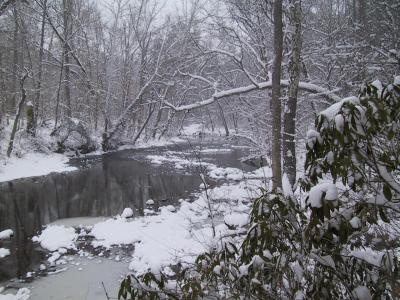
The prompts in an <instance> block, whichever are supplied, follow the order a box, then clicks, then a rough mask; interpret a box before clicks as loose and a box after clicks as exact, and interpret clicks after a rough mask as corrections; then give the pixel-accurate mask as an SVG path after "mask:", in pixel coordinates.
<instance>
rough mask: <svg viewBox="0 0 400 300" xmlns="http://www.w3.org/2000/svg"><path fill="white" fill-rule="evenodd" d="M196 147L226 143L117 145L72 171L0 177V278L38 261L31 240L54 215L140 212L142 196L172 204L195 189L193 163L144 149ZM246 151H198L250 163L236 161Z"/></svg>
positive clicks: (40, 255) (223, 162)
mask: <svg viewBox="0 0 400 300" xmlns="http://www.w3.org/2000/svg"><path fill="white" fill-rule="evenodd" d="M200 147H204V148H207V149H210V148H219V149H221V148H229V147H230V146H229V145H222V144H221V143H212V142H208V143H207V144H205V145H202V146H200V145H199V144H191V145H189V144H179V145H173V146H167V147H157V148H150V149H138V150H123V151H118V152H113V153H107V154H104V155H101V156H92V157H86V158H80V159H72V160H71V162H70V163H71V165H74V166H77V167H78V168H79V170H78V171H74V172H69V173H55V174H50V175H47V176H41V177H32V178H26V179H20V180H14V181H11V182H5V183H0V231H1V230H4V229H8V228H11V229H13V230H14V234H15V236H14V238H12V239H11V240H9V241H0V247H5V248H8V249H11V255H10V256H8V257H6V258H3V259H1V260H0V282H2V281H6V280H8V279H10V278H14V277H23V276H24V275H25V274H26V273H27V272H29V271H32V269H33V268H34V267H35V268H37V266H38V265H39V264H40V262H41V261H42V260H43V259H44V258H45V255H46V253H45V252H44V251H42V250H41V249H40V247H38V246H37V245H36V244H33V243H32V242H31V238H32V236H34V235H36V234H37V233H38V232H39V231H40V230H41V229H42V228H43V226H44V225H46V224H48V223H51V222H54V221H56V220H59V219H65V218H76V217H98V216H113V215H116V214H119V213H121V212H122V210H123V209H124V208H125V207H131V208H132V209H134V210H135V213H136V214H137V215H142V214H143V209H144V208H146V204H145V203H146V201H147V200H148V199H154V200H155V203H156V208H157V203H161V202H162V203H163V205H165V204H177V203H178V202H177V201H178V200H179V199H180V198H188V197H190V195H191V194H192V193H193V192H196V191H198V190H199V185H200V183H201V180H200V176H199V169H198V168H197V167H188V168H184V169H181V170H177V169H175V168H173V165H171V164H168V163H167V164H163V165H154V164H151V163H150V161H149V160H148V159H146V156H147V155H163V154H165V153H166V152H168V151H178V152H180V153H181V154H179V156H181V157H191V158H195V159H198V158H199V157H198V155H199V154H198V152H197V151H193V149H196V150H198V149H199V148H200ZM246 154H247V153H246V151H245V150H243V149H238V148H232V151H230V152H215V153H211V152H207V153H204V154H200V158H201V160H202V161H205V162H211V163H214V164H216V165H217V166H220V167H237V168H240V169H243V170H251V169H253V168H252V167H250V166H247V165H245V164H243V163H241V162H240V158H241V157H243V156H245V155H246Z"/></svg>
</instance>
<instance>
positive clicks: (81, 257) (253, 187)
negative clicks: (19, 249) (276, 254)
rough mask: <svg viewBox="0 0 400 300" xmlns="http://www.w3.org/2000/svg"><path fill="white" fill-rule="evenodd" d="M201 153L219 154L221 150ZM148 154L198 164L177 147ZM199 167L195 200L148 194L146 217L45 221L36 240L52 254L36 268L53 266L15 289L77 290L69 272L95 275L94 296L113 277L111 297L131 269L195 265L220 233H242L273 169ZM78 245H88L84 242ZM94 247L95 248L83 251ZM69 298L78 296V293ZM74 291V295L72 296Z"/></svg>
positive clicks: (36, 293) (34, 294)
mask: <svg viewBox="0 0 400 300" xmlns="http://www.w3.org/2000/svg"><path fill="white" fill-rule="evenodd" d="M201 151H203V153H204V152H205V153H211V152H213V153H214V152H215V153H222V152H223V151H222V150H221V149H208V150H207V149H206V150H204V149H202V150H201ZM225 151H228V150H225ZM147 159H148V160H149V162H153V163H154V164H157V165H159V164H169V165H171V166H173V167H174V169H175V168H176V169H182V168H183V167H184V168H187V167H193V168H197V167H198V166H199V162H198V161H195V160H191V159H190V158H188V157H185V156H184V155H179V154H178V153H176V152H166V153H165V154H164V155H162V156H161V157H160V156H158V157H157V159H155V157H153V156H150V155H149V156H148V157H147ZM216 163H217V162H216ZM201 166H202V167H205V169H202V172H203V173H199V176H203V177H204V181H205V184H204V183H203V184H202V185H201V186H200V187H199V192H198V193H197V194H196V195H195V198H194V201H193V200H189V199H181V200H180V205H179V206H171V205H168V204H167V202H165V203H164V202H162V200H158V201H161V202H159V203H154V202H155V201H154V200H153V199H148V200H149V201H147V203H146V208H145V214H147V216H144V217H139V218H134V219H132V218H126V217H127V216H129V214H122V212H121V215H118V216H115V217H113V218H108V219H106V220H104V219H101V220H95V222H94V223H91V222H86V221H85V222H84V221H82V220H81V221H78V223H76V224H71V222H68V220H66V222H62V221H59V222H57V224H50V225H48V226H47V227H46V228H45V229H44V230H43V231H42V232H41V233H39V234H38V235H37V237H35V238H34V241H36V242H37V243H38V245H40V246H41V247H42V248H44V249H46V250H47V251H48V252H49V254H48V257H47V261H45V262H43V264H42V265H41V266H40V269H39V270H38V271H37V272H38V273H40V271H44V270H51V271H50V272H49V273H50V276H49V277H48V278H38V279H35V280H34V281H33V282H32V283H30V284H24V285H21V286H20V287H28V288H29V289H30V290H31V299H41V298H40V295H42V296H43V294H40V290H41V289H43V287H44V286H48V283H49V282H55V283H54V285H56V286H58V287H59V288H57V291H58V292H61V293H62V291H65V293H75V292H73V291H69V290H68V288H67V287H64V288H63V287H62V286H63V284H64V285H68V284H69V283H70V282H69V281H68V279H66V278H70V277H71V274H72V273H74V272H75V273H76V272H79V275H80V276H84V277H85V278H86V277H87V276H86V275H88V276H94V278H92V277H91V278H92V279H91V282H97V285H96V287H94V285H92V288H93V289H94V290H93V291H92V290H91V291H90V292H89V293H90V294H93V293H94V294H96V293H97V296H98V293H102V292H104V290H103V289H102V287H101V285H99V284H100V283H101V282H102V281H108V282H110V281H111V282H112V284H111V283H109V284H107V285H108V286H107V291H108V292H109V293H110V294H112V295H114V294H115V292H116V290H115V289H116V288H117V287H118V282H119V280H120V279H121V277H120V275H123V274H124V273H127V272H129V271H131V272H134V273H136V274H140V273H143V272H146V271H147V270H153V271H157V270H162V271H163V272H169V271H170V270H169V268H170V266H171V265H176V264H178V263H181V264H191V263H193V261H194V259H195V257H196V256H197V255H198V254H200V253H202V252H204V251H205V250H207V249H209V248H210V247H212V246H214V245H215V243H216V242H217V241H218V239H219V238H220V237H221V236H226V235H230V234H234V233H237V232H241V231H243V228H242V226H244V225H245V224H247V221H248V218H249V212H250V209H251V199H254V197H256V196H257V195H258V194H259V187H261V186H264V185H265V177H269V176H270V169H269V168H262V169H258V170H256V171H253V172H244V171H242V170H240V169H236V168H223V167H219V166H217V165H216V164H214V162H213V163H211V162H207V163H204V164H201ZM209 179H210V180H211V179H213V180H218V182H219V183H218V184H217V185H216V186H215V185H214V186H213V187H210V186H209V185H208V180H209ZM156 201H157V200H156ZM156 207H160V209H159V210H157V209H156ZM210 216H212V218H210ZM83 223H85V224H83ZM79 224H82V225H79ZM213 231H215V235H213ZM82 244H86V246H87V247H82ZM124 247H125V249H128V250H125V252H124V253H122V254H121V252H120V250H119V249H121V248H124ZM92 248H94V249H96V250H95V251H91V250H85V249H92ZM105 253H107V255H105ZM105 256H107V258H105ZM93 261H95V262H96V263H93ZM105 262H106V263H107V264H108V265H110V268H114V267H115V269H113V270H114V271H115V270H117V271H118V272H117V271H115V272H114V271H113V272H114V273H115V274H114V273H113V274H114V275H115V277H114V278H109V276H108V275H105V274H104V272H100V271H99V272H97V271H96V270H97V269H101V268H103V269H104V263H105ZM121 264H122V266H121ZM54 270H56V271H54ZM121 270H122V271H121ZM54 272H55V273H54ZM58 272H61V273H62V274H60V273H58ZM89 273H90V274H91V275H89ZM116 273H118V274H116ZM63 274H66V275H63ZM93 274H95V275H93ZM30 275H32V276H33V277H36V276H37V275H38V274H35V272H32V274H30ZM57 277H58V278H59V280H57V279H56V278H57ZM86 285H87V286H86ZM88 286H89V283H88V282H87V281H85V280H82V281H81V285H79V284H78V286H77V287H76V288H74V290H75V289H76V292H77V293H82V290H86V289H88V288H89V287H88ZM92 288H91V289H92ZM7 292H8V291H7ZM113 293H114V294H113ZM74 295H75V296H76V297H77V298H79V296H77V295H78V294H74ZM74 295H73V296H71V297H72V298H71V299H75V298H73V297H74ZM79 295H81V294H79ZM103 295H104V294H103ZM77 298H76V299H77ZM0 299H2V298H1V296H0ZM16 299H19V298H16ZM21 299H22V298H21ZM89 299H91V298H90V297H89Z"/></svg>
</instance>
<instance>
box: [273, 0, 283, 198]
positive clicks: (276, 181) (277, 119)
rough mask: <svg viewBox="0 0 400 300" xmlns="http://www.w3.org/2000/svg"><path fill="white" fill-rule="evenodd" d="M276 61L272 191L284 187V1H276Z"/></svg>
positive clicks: (274, 65)
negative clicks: (282, 125) (282, 129)
mask: <svg viewBox="0 0 400 300" xmlns="http://www.w3.org/2000/svg"><path fill="white" fill-rule="evenodd" d="M273 17H274V61H273V66H272V100H271V113H272V151H271V156H272V190H274V191H275V190H277V189H278V188H281V187H282V164H281V119H282V117H281V114H282V108H281V99H280V97H281V72H282V52H283V28H282V27H283V25H282V0H275V1H274V16H273Z"/></svg>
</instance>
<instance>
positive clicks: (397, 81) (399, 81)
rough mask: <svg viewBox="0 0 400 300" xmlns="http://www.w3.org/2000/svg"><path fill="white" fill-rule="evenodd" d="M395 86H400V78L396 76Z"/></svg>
mask: <svg viewBox="0 0 400 300" xmlns="http://www.w3.org/2000/svg"><path fill="white" fill-rule="evenodd" d="M393 83H394V84H395V85H400V76H396V77H395V78H394V82H393Z"/></svg>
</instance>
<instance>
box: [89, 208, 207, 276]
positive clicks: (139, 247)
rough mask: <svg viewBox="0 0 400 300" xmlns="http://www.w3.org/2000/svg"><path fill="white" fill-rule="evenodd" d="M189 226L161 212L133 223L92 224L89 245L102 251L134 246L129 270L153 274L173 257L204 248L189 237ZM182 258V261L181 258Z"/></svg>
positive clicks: (107, 222) (185, 221) (117, 221)
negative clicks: (114, 246)
mask: <svg viewBox="0 0 400 300" xmlns="http://www.w3.org/2000/svg"><path fill="white" fill-rule="evenodd" d="M189 226H190V223H189V222H188V221H187V220H186V218H185V216H184V215H182V214H176V213H172V212H170V211H169V210H168V209H166V208H162V209H161V213H160V215H154V216H148V217H145V218H139V219H135V220H133V221H131V222H128V221H126V220H125V219H121V218H117V219H110V220H107V221H105V222H102V223H99V224H96V225H95V226H94V227H93V229H92V231H91V234H92V235H93V236H94V237H95V239H96V240H95V241H94V242H93V245H94V246H95V247H96V246H103V247H106V248H109V247H111V246H112V245H122V244H133V243H136V242H139V241H140V243H136V244H135V251H134V257H133V258H132V262H131V263H130V266H129V268H130V269H131V270H134V271H135V272H138V273H143V272H146V271H147V270H148V269H149V268H151V269H153V270H155V271H157V270H159V269H160V268H161V267H163V266H167V265H169V264H170V263H171V262H172V261H174V259H175V257H177V256H181V258H183V257H185V256H186V255H187V253H190V254H191V255H193V254H199V253H200V252H202V251H204V250H205V249H204V247H203V246H202V245H201V244H200V243H199V242H196V241H195V240H194V239H193V238H192V237H191V236H190V234H189V228H188V227H189ZM182 256H183V257H182Z"/></svg>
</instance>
